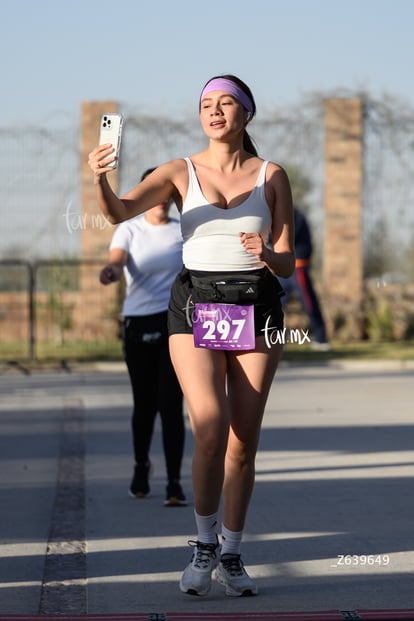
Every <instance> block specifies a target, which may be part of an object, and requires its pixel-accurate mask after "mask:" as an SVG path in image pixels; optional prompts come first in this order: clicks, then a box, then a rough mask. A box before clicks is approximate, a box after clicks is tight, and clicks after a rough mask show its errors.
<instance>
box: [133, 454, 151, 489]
mask: <svg viewBox="0 0 414 621" xmlns="http://www.w3.org/2000/svg"><path fill="white" fill-rule="evenodd" d="M150 468H151V464H150V462H149V461H148V462H147V463H146V464H136V465H135V470H134V477H133V479H132V481H131V486H130V488H129V495H130V496H131V497H132V498H145V497H146V496H148V494H149V493H150V486H149V483H148V477H149V473H150Z"/></svg>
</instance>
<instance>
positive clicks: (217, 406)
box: [170, 334, 230, 515]
mask: <svg viewBox="0 0 414 621" xmlns="http://www.w3.org/2000/svg"><path fill="white" fill-rule="evenodd" d="M170 353H171V359H172V362H173V365H174V368H175V371H176V373H177V377H178V379H179V382H180V384H181V388H182V390H183V393H184V398H185V400H186V403H187V407H188V413H189V417H190V422H191V428H192V432H193V437H194V454H193V465H192V477H193V494H194V505H195V510H196V512H197V513H198V514H199V515H211V514H213V513H215V512H217V510H218V507H219V504H220V497H221V493H222V488H223V480H224V459H225V453H226V448H227V439H228V432H229V424H230V410H229V406H228V400H227V395H226V372H227V356H226V353H225V352H220V351H210V350H205V349H200V348H195V347H194V340H193V337H192V335H187V334H174V335H172V336H171V337H170Z"/></svg>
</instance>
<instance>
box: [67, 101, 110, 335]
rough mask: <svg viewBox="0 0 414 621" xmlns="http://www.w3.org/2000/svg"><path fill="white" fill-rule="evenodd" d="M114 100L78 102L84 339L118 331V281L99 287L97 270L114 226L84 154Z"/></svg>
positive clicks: (80, 317)
mask: <svg viewBox="0 0 414 621" xmlns="http://www.w3.org/2000/svg"><path fill="white" fill-rule="evenodd" d="M117 111H118V104H117V102H115V101H99V102H93V101H92V102H90V101H86V102H83V103H82V125H81V164H80V173H81V202H82V215H81V259H82V264H81V269H80V295H79V306H78V308H77V312H78V324H79V328H78V331H79V333H80V334H81V335H82V338H83V339H84V340H86V341H87V340H102V339H108V340H110V339H111V338H113V337H114V335H115V334H116V333H117V331H118V324H117V314H118V306H119V302H118V295H119V286H118V284H112V285H109V286H103V285H101V283H100V282H99V272H100V269H101V268H102V267H103V266H104V265H105V264H106V263H107V261H108V252H109V244H110V241H111V238H112V235H113V233H114V226H113V225H112V224H110V223H109V222H108V221H107V220H106V219H105V218H104V216H103V214H102V212H101V211H100V209H99V206H98V204H97V200H96V194H95V188H94V185H93V179H92V172H91V169H90V168H89V166H88V155H89V153H90V152H91V151H92V149H93V148H94V147H95V146H96V145H97V144H98V142H99V126H100V119H101V116H102V114H103V113H104V112H117ZM108 179H109V181H110V183H111V187H112V188H113V190H114V191H115V193H116V192H117V191H118V171H117V170H115V171H113V172H111V173H109V174H108Z"/></svg>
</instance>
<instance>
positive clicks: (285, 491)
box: [0, 364, 414, 614]
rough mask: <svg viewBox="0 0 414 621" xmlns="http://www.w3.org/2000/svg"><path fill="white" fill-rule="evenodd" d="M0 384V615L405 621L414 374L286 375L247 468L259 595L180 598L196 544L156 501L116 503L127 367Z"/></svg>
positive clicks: (412, 562)
mask: <svg viewBox="0 0 414 621" xmlns="http://www.w3.org/2000/svg"><path fill="white" fill-rule="evenodd" d="M1 371H2V372H1V374H0V399H1V401H0V466H1V467H0V544H1V547H0V604H1V613H2V614H37V613H39V612H41V613H55V614H62V613H70V612H72V613H76V614H84V613H89V614H98V613H108V614H109V613H150V612H159V613H162V612H188V613H195V612H217V611H220V612H224V613H226V612H232V613H237V611H239V612H241V611H243V612H264V611H275V612H276V611H293V610H294V611H315V610H355V609H359V610H361V609H372V608H375V609H383V608H414V589H413V586H412V585H413V582H412V580H413V578H412V573H413V569H414V552H413V550H414V538H413V514H414V493H413V477H414V447H413V443H414V433H413V405H412V401H413V369H412V367H411V368H409V367H408V366H407V367H405V368H395V367H388V366H386V365H384V364H376V365H368V366H365V365H362V366H361V365H356V364H353V365H350V366H349V367H348V368H343V367H339V366H335V365H330V366H329V367H325V366H319V367H318V366H306V367H297V366H291V367H289V366H285V365H284V366H282V368H281V370H280V371H279V374H278V377H277V379H276V381H275V383H274V386H273V389H272V393H271V397H270V400H269V404H268V409H267V414H266V417H265V422H264V426H263V432H262V437H261V444H260V450H259V453H258V459H257V483H256V487H255V492H254V497H253V500H252V505H251V510H250V513H249V519H248V523H247V528H246V537H245V543H244V547H243V553H244V558H245V562H246V565H247V566H248V568H249V572H250V573H251V575H252V576H253V577H254V578H255V579H257V582H258V585H259V588H260V595H259V596H258V597H255V598H240V599H238V598H226V597H225V596H224V595H223V592H222V590H221V588H220V587H219V585H216V584H215V585H214V587H213V589H212V592H211V594H210V595H209V596H208V597H207V598H205V599H204V598H203V599H202V598H193V597H190V596H186V595H183V594H181V593H180V592H179V590H178V585H177V583H178V580H179V576H180V573H181V571H182V569H183V568H184V566H185V565H186V564H187V562H188V561H189V558H190V555H191V549H190V548H189V547H188V546H187V545H186V543H187V540H188V539H191V538H193V537H194V534H195V533H194V520H193V507H192V504H191V489H190V467H191V451H192V439H191V433H190V431H188V434H187V442H186V456H185V462H184V468H183V484H184V487H185V491H186V492H187V495H188V497H189V500H190V504H189V506H188V507H186V508H165V507H164V506H163V500H164V487H165V480H164V479H165V475H164V471H165V468H164V461H163V456H162V450H161V440H160V429H159V426H157V428H156V433H155V437H154V443H153V450H152V461H153V476H152V480H151V485H152V495H151V497H150V498H148V499H145V500H132V499H130V498H129V497H128V495H127V490H128V485H129V481H130V477H131V474H132V459H131V440H130V410H131V398H130V390H129V384H128V380H127V376H126V374H125V371H124V369H123V366H122V365H118V366H117V367H116V368H115V367H113V368H112V367H108V366H106V367H104V368H101V369H99V370H96V368H95V369H86V368H74V369H72V371H71V372H70V373H67V372H64V371H56V372H48V373H44V372H34V373H33V374H31V375H24V374H22V373H20V372H19V371H18V370H17V369H13V368H6V367H4V368H3V369H1Z"/></svg>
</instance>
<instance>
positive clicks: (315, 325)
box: [279, 206, 330, 351]
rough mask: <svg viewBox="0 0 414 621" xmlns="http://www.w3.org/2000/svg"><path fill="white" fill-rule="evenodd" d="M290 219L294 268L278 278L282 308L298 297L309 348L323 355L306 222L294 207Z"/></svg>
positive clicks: (323, 329) (323, 337) (323, 334)
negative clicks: (292, 220) (308, 331)
mask: <svg viewBox="0 0 414 621" xmlns="http://www.w3.org/2000/svg"><path fill="white" fill-rule="evenodd" d="M294 218H295V253H296V264H295V271H294V272H293V274H292V275H291V276H289V278H279V280H280V283H281V285H282V287H283V289H284V291H285V296H284V297H282V304H283V306H284V307H286V305H287V303H288V302H289V300H290V299H291V298H292V296H293V295H294V294H296V295H297V296H298V297H299V300H300V302H301V304H302V306H303V309H304V311H305V312H306V314H307V316H308V319H309V323H310V329H311V335H312V337H313V340H312V347H313V348H314V349H319V350H322V351H324V350H325V351H327V350H329V348H330V347H329V343H328V341H327V337H326V327H325V321H324V318H323V315H322V311H321V306H320V303H319V299H318V296H317V294H316V291H315V288H314V286H313V282H312V277H311V273H310V272H311V260H312V253H313V245H312V234H311V229H310V226H309V222H308V220H307V218H306V217H305V215H304V214H303V213H302V212H301V211H300V210H299V209H298V208H297V207H296V206H295V208H294Z"/></svg>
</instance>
